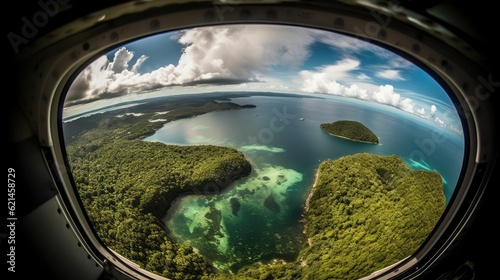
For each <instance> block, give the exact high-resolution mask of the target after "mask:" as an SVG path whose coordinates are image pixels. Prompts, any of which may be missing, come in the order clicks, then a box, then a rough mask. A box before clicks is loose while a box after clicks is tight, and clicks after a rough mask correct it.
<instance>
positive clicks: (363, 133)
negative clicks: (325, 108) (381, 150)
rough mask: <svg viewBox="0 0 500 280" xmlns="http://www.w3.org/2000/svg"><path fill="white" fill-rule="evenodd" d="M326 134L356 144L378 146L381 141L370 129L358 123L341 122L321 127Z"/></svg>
mask: <svg viewBox="0 0 500 280" xmlns="http://www.w3.org/2000/svg"><path fill="white" fill-rule="evenodd" d="M320 127H321V129H323V130H324V131H325V132H326V133H328V134H330V135H332V136H335V137H340V138H344V139H348V140H351V141H356V142H363V143H370V144H378V143H379V139H378V137H377V135H375V133H373V132H372V131H371V130H370V129H369V128H368V127H366V126H365V125H363V124H362V123H360V122H357V121H349V120H340V121H336V122H333V123H322V124H321V125H320Z"/></svg>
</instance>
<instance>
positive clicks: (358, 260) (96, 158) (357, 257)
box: [65, 102, 445, 280]
mask: <svg viewBox="0 0 500 280" xmlns="http://www.w3.org/2000/svg"><path fill="white" fill-rule="evenodd" d="M169 106H172V108H176V109H172V110H170V111H169V112H168V113H167V114H165V115H161V116H162V118H163V119H164V120H165V121H163V122H160V121H158V122H151V119H152V118H155V117H157V115H156V114H155V113H154V112H153V111H152V110H153V108H143V111H142V115H124V116H122V117H119V118H118V117H117V116H116V114H117V113H116V112H115V113H103V114H96V115H92V116H90V117H85V118H81V119H78V120H75V121H72V122H71V123H69V124H65V126H66V128H67V130H65V141H66V147H67V155H68V160H69V163H70V166H71V171H72V176H73V179H74V182H75V185H76V188H77V191H78V193H79V196H80V198H81V201H82V203H83V205H84V207H85V210H86V212H87V215H88V217H89V219H90V221H91V223H92V225H93V226H94V228H95V230H96V233H97V235H98V236H99V238H100V239H101V240H102V241H103V243H104V244H106V246H108V247H109V248H111V249H112V250H114V251H115V252H117V253H119V254H120V255H122V256H124V257H126V258H128V259H130V260H131V261H133V262H135V263H136V264H137V265H139V266H140V267H142V268H144V269H146V270H148V271H151V272H153V273H156V274H158V275H161V276H163V277H166V278H170V279H204V280H209V279H283V280H284V279H287V280H288V279H356V278H359V277H363V276H366V275H368V274H370V273H372V272H374V271H377V270H379V269H382V268H384V267H386V266H388V265H391V264H393V263H395V262H398V261H400V260H402V259H404V258H405V257H407V256H410V255H411V254H412V253H414V252H415V251H416V250H417V249H418V248H419V246H420V245H421V244H422V243H423V241H424V240H425V239H426V237H427V236H428V235H429V233H430V232H431V231H432V229H433V227H434V226H435V225H436V223H437V221H438V220H439V218H440V216H441V215H442V213H443V211H444V208H445V197H444V194H443V191H442V181H441V176H440V175H439V174H438V173H437V172H435V171H414V170H410V169H409V168H408V167H407V166H406V165H405V163H404V162H403V161H402V160H401V159H400V158H398V157H397V156H377V155H372V154H355V155H352V156H346V157H342V158H340V159H337V160H328V161H324V162H322V163H321V164H320V165H319V167H318V169H317V173H316V179H315V182H314V185H313V186H312V189H311V192H310V195H309V197H308V199H307V202H306V205H305V207H304V214H303V225H304V234H305V236H306V238H307V240H308V242H307V243H305V244H304V247H303V248H302V250H301V251H300V253H299V255H298V257H297V259H296V260H295V261H293V262H285V261H283V260H279V259H276V260H274V261H272V262H270V263H260V264H259V263H257V264H255V265H251V266H247V267H244V268H242V269H241V270H239V271H237V272H235V273H232V274H231V273H223V272H220V271H218V270H217V269H216V268H215V267H214V266H213V265H212V264H211V263H210V262H209V261H208V260H207V259H206V258H205V257H204V256H203V255H201V254H200V253H199V252H198V251H197V250H196V249H195V248H193V247H191V246H189V245H186V244H180V243H178V242H176V241H175V240H172V239H171V238H170V237H169V236H168V234H167V232H168V228H166V227H165V225H164V224H163V222H162V220H161V219H162V217H163V216H164V214H165V213H166V211H167V210H168V209H169V207H170V205H171V204H172V202H173V201H174V200H175V199H176V198H177V197H179V196H181V195H189V194H205V195H212V194H214V193H217V192H220V191H222V190H224V189H226V188H228V187H230V186H231V185H232V184H233V183H234V182H235V181H236V180H238V179H240V178H244V177H246V176H248V175H249V174H250V172H251V170H252V167H251V165H250V163H249V162H248V161H247V160H246V159H245V157H244V155H243V154H242V153H241V152H239V151H237V150H235V149H233V148H229V147H220V146H213V145H198V146H180V145H167V144H163V143H157V142H147V141H143V140H141V139H142V138H143V137H145V136H147V135H151V134H152V133H154V131H156V130H157V129H159V128H160V127H161V126H162V125H163V124H164V123H166V122H169V121H172V120H175V119H179V118H185V117H190V115H188V114H187V113H181V112H191V113H192V114H193V115H197V114H203V113H208V112H211V111H217V110H229V109H231V110H233V109H234V110H235V109H243V108H245V107H242V106H239V105H236V104H228V103H220V104H219V103H216V102H208V103H205V102H198V103H196V104H189V106H187V105H184V106H186V107H184V108H183V107H182V106H179V104H176V105H169ZM248 108H251V106H249V107H248ZM165 109H166V108H163V107H154V111H162V110H165ZM191 116H192V115H191ZM159 124H160V125H159ZM72 126H79V127H82V126H83V127H85V129H84V130H81V129H80V130H79V129H76V128H75V127H72ZM66 128H65V129H66ZM66 131H68V133H67V134H66ZM69 132H71V133H69ZM268 204H269V207H271V206H272V201H269V202H268ZM231 207H232V211H233V212H234V213H235V214H237V213H238V210H239V205H238V203H237V201H231ZM209 234H210V233H209ZM214 234H215V233H214ZM209 237H210V236H207V238H209Z"/></svg>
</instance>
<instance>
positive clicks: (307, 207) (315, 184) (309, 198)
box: [304, 163, 321, 222]
mask: <svg viewBox="0 0 500 280" xmlns="http://www.w3.org/2000/svg"><path fill="white" fill-rule="evenodd" d="M320 165H321V163H320ZM319 171H320V167H319V166H318V168H316V170H315V171H314V181H313V185H312V187H311V190H309V194H308V195H307V198H306V203H305V204H304V215H305V213H306V212H307V210H309V202H310V201H311V198H312V196H313V194H314V191H315V190H316V187H317V185H318V176H319ZM304 219H305V217H304ZM304 222H305V221H304Z"/></svg>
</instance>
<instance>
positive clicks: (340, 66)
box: [300, 59, 415, 113]
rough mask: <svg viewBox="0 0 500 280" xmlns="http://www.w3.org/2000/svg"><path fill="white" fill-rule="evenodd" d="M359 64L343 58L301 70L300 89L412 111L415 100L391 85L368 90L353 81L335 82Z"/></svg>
mask: <svg viewBox="0 0 500 280" xmlns="http://www.w3.org/2000/svg"><path fill="white" fill-rule="evenodd" d="M359 65H360V62H359V61H357V60H353V59H344V60H341V61H339V62H338V63H337V64H334V65H329V66H324V67H321V68H318V69H317V71H306V70H304V71H301V72H300V76H301V78H302V87H301V90H302V91H305V92H314V93H328V94H334V95H340V96H346V97H354V98H358V99H364V100H373V101H375V102H378V103H381V104H386V105H390V106H393V107H396V108H399V109H401V110H403V111H406V112H409V113H414V109H413V107H414V105H415V102H413V100H411V99H410V98H404V97H402V96H401V95H400V94H399V93H396V92H395V91H394V87H393V86H392V85H381V86H379V87H378V88H377V89H376V90H373V91H372V92H369V91H368V90H367V89H366V88H363V87H361V86H359V85H357V84H355V83H353V84H351V85H349V86H345V85H343V84H340V83H339V82H337V80H339V79H342V78H343V77H345V76H347V75H348V72H349V71H352V70H355V69H357V68H358V66H359Z"/></svg>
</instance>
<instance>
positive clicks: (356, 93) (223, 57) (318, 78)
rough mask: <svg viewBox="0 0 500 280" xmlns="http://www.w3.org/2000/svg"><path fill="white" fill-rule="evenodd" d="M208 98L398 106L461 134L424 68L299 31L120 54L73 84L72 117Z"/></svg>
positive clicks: (246, 30)
mask: <svg viewBox="0 0 500 280" xmlns="http://www.w3.org/2000/svg"><path fill="white" fill-rule="evenodd" d="M203 91H205V92H207V91H272V92H291V93H308V94H331V95H336V96H345V97H350V98H357V99H361V100H365V101H367V102H377V103H380V104H385V105H387V106H392V107H395V108H398V109H401V110H403V111H404V112H407V113H409V114H414V115H416V116H419V117H422V118H424V119H428V120H430V121H432V122H434V123H436V124H437V125H440V126H442V127H446V128H448V129H450V130H452V131H455V132H458V133H461V127H460V121H459V118H458V115H457V114H456V110H455V108H454V106H453V104H452V103H451V101H450V99H449V97H448V95H447V94H446V92H445V91H444V90H443V89H442V88H441V87H440V86H439V84H438V83H437V82H436V81H435V80H434V79H433V78H432V77H430V76H429V75H428V74H427V73H426V72H425V71H423V70H422V69H420V68H419V67H418V66H416V65H414V64H413V63H411V62H410V61H408V60H406V59H404V58H402V57H400V56H398V55H396V54H394V53H392V52H390V51H387V50H385V49H383V48H381V47H379V46H376V45H374V44H372V43H369V42H366V41H361V40H359V39H356V38H353V37H348V36H345V35H341V34H337V33H332V32H327V31H321V30H314V29H308V28H302V27H293V26H271V25H233V26H231V25H226V26H212V27H202V28H193V29H186V30H180V31H174V32H169V33H164V34H160V35H155V36H152V37H147V38H143V39H140V40H138V41H135V42H132V43H129V44H126V45H122V46H118V47H117V48H115V49H113V50H111V51H110V52H109V53H108V54H106V55H104V56H102V57H99V58H97V59H96V60H95V61H94V62H93V63H91V64H90V65H89V66H88V67H87V68H86V69H84V70H83V71H82V72H81V73H80V75H78V77H77V78H76V79H75V80H74V81H73V84H72V86H71V87H70V89H69V91H68V94H67V97H66V107H67V108H66V110H71V108H72V105H75V104H80V105H81V104H84V103H86V104H89V103H96V104H97V103H99V104H102V103H103V102H102V101H103V100H109V101H110V102H112V100H113V99H115V101H116V100H118V99H119V100H124V99H140V98H144V97H146V96H147V95H148V94H145V92H147V93H151V92H156V93H155V94H159V92H161V94H174V93H178V92H184V93H198V92H203ZM97 101H101V102H97ZM110 102H108V103H110ZM73 107H75V106H73Z"/></svg>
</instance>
